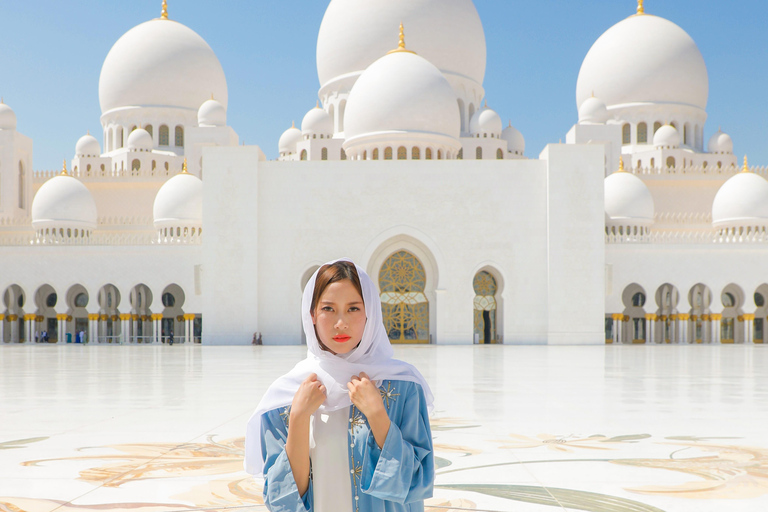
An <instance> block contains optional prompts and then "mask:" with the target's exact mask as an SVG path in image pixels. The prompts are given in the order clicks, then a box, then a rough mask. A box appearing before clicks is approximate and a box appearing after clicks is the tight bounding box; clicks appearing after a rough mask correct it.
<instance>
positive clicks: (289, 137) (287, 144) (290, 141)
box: [277, 125, 301, 155]
mask: <svg viewBox="0 0 768 512" xmlns="http://www.w3.org/2000/svg"><path fill="white" fill-rule="evenodd" d="M300 140H301V130H299V129H298V128H296V126H295V125H291V127H290V128H288V129H287V130H285V131H284V132H283V134H282V135H281V136H280V140H279V141H278V143H277V147H278V151H279V152H280V154H281V155H283V154H285V155H290V154H292V153H295V152H296V144H298V142H299V141H300Z"/></svg>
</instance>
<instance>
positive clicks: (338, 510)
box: [309, 407, 353, 512]
mask: <svg viewBox="0 0 768 512" xmlns="http://www.w3.org/2000/svg"><path fill="white" fill-rule="evenodd" d="M348 432H349V407H344V408H342V409H339V410H338V411H333V412H331V413H321V412H320V411H318V412H316V413H315V414H313V415H312V420H311V421H310V423H309V458H310V459H311V460H312V489H313V495H314V512H353V507H352V487H351V486H352V484H351V480H350V478H351V477H350V476H349V461H348V460H347V458H348V457H349V446H347V444H348V443H349V438H348Z"/></svg>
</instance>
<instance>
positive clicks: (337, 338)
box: [333, 334, 351, 343]
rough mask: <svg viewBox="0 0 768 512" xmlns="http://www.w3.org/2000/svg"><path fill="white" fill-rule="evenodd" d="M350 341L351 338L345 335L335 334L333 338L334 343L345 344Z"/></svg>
mask: <svg viewBox="0 0 768 512" xmlns="http://www.w3.org/2000/svg"><path fill="white" fill-rule="evenodd" d="M350 339H351V336H347V335H346V334H337V335H336V336H334V337H333V341H335V342H336V343H346V342H348V341H349V340H350Z"/></svg>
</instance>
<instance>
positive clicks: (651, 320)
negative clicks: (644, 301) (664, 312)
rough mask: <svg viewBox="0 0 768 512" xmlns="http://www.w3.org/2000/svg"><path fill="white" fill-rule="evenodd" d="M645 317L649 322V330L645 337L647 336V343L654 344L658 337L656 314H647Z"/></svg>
mask: <svg viewBox="0 0 768 512" xmlns="http://www.w3.org/2000/svg"><path fill="white" fill-rule="evenodd" d="M645 318H646V319H647V320H646V322H647V324H648V327H647V328H648V332H646V333H645V337H646V338H647V343H649V344H653V342H654V339H655V337H656V336H655V334H656V320H655V319H656V315H645Z"/></svg>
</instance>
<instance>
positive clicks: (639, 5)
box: [637, 0, 645, 14]
mask: <svg viewBox="0 0 768 512" xmlns="http://www.w3.org/2000/svg"><path fill="white" fill-rule="evenodd" d="M637 14H645V7H643V0H637Z"/></svg>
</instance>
